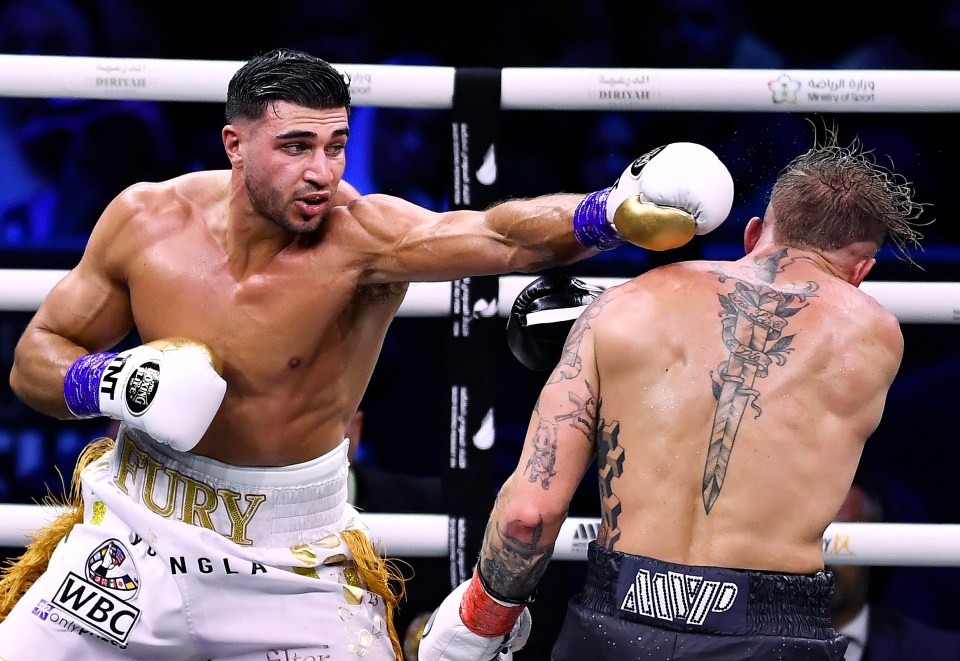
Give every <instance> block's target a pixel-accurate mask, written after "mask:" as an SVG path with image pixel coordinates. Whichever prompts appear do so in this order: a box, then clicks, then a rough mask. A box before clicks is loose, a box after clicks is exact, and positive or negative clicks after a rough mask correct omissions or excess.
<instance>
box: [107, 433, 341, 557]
mask: <svg viewBox="0 0 960 661" xmlns="http://www.w3.org/2000/svg"><path fill="white" fill-rule="evenodd" d="M348 446H349V442H348V441H346V440H345V441H344V442H343V443H341V444H340V445H339V446H338V447H336V448H335V449H333V450H331V451H330V452H328V453H326V454H324V455H322V456H320V457H318V458H316V459H312V460H310V461H307V462H304V463H300V464H294V465H291V466H282V467H276V468H275V467H269V468H264V467H252V466H235V465H231V464H226V463H224V462H222V461H217V460H215V459H210V458H208V457H201V456H199V455H194V454H189V453H184V452H178V451H176V450H174V449H172V448H170V447H168V446H166V445H162V444H160V443H158V442H156V441H154V440H153V439H151V438H150V437H149V436H148V435H147V434H145V433H144V432H142V431H139V430H136V429H133V428H130V427H127V426H125V425H123V426H121V428H120V431H119V432H118V434H117V443H116V447H115V448H114V451H113V452H112V453H111V456H110V468H111V471H112V473H113V476H114V481H115V482H116V484H117V486H119V487H120V488H121V489H123V490H124V491H125V492H126V493H127V495H129V496H130V497H131V498H132V499H134V500H136V501H137V502H139V503H141V504H143V505H144V506H146V507H147V509H149V510H151V511H153V512H154V513H157V514H160V515H161V516H165V517H167V518H182V519H183V520H184V522H185V523H189V524H191V525H198V526H201V527H204V528H212V529H214V530H216V531H217V532H220V533H221V534H223V535H225V536H227V537H235V536H236V530H237V526H238V522H242V523H243V528H242V529H243V532H244V535H243V540H240V539H235V540H234V541H238V543H243V544H251V543H252V544H255V545H256V546H281V545H292V544H299V543H303V542H308V541H311V540H313V539H316V538H317V537H316V535H317V534H320V533H321V532H323V531H324V530H325V529H327V528H328V527H329V526H332V525H334V524H337V523H339V522H341V520H342V519H343V517H344V512H345V507H346V504H347V471H348V467H349V463H348V461H347V449H348Z"/></svg>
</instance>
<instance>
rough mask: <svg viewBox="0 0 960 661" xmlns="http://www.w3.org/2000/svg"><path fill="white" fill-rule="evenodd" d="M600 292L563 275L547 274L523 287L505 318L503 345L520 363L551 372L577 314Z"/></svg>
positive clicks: (598, 289)
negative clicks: (505, 343) (505, 342)
mask: <svg viewBox="0 0 960 661" xmlns="http://www.w3.org/2000/svg"><path fill="white" fill-rule="evenodd" d="M602 292H603V289H602V288H601V287H594V286H592V285H588V284H587V283H585V282H583V281H582V280H578V279H577V278H573V277H570V276H565V275H555V274H548V275H544V276H541V277H540V278H537V279H536V280H534V281H533V282H531V283H530V284H529V285H527V286H526V287H524V288H523V289H522V290H521V291H520V293H519V294H518V295H517V298H516V300H515V301H514V302H513V308H512V309H511V310H510V316H509V317H508V318H507V345H508V346H509V347H510V351H512V352H513V355H514V356H515V357H516V359H517V360H519V361H520V363H521V364H522V365H523V366H524V367H527V368H528V369H532V370H536V371H547V370H552V369H553V368H554V367H556V366H557V362H558V361H559V360H560V354H561V353H562V351H563V344H564V342H565V341H566V339H567V334H568V333H569V332H570V328H571V327H572V326H573V322H574V321H576V320H577V317H579V316H580V313H582V312H583V311H584V309H586V307H587V306H588V305H590V303H592V302H593V301H594V300H596V298H597V297H598V296H599V295H600V294H601V293H602Z"/></svg>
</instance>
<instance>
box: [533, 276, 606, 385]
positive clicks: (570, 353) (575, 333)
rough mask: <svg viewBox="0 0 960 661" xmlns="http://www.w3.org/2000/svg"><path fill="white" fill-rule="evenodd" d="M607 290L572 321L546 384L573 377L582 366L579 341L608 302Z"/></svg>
mask: <svg viewBox="0 0 960 661" xmlns="http://www.w3.org/2000/svg"><path fill="white" fill-rule="evenodd" d="M609 292H610V290H607V291H605V292H603V293H602V294H600V296H599V297H597V298H596V299H595V300H594V301H593V302H592V303H591V304H590V305H588V306H587V309H586V310H584V311H583V313H582V314H581V315H580V316H579V317H578V318H577V320H576V321H575V322H574V323H573V326H572V327H571V328H570V332H569V333H568V334H567V339H566V341H565V342H564V343H563V352H562V353H561V354H560V362H559V363H558V365H557V367H556V369H555V370H553V373H552V374H550V378H549V380H548V381H547V383H548V384H550V383H556V382H558V381H563V380H564V379H574V378H576V377H577V375H578V374H580V370H581V369H582V367H583V366H582V363H581V361H580V343H581V342H583V335H584V333H586V332H587V329H588V328H590V322H591V321H592V320H593V319H595V318H596V317H597V316H598V315H599V314H600V313H601V312H602V311H603V308H604V306H605V305H606V304H607V303H608V302H609V300H610V293H609Z"/></svg>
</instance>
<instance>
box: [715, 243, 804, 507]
mask: <svg viewBox="0 0 960 661" xmlns="http://www.w3.org/2000/svg"><path fill="white" fill-rule="evenodd" d="M794 261H796V258H793V257H790V256H789V255H788V252H787V250H786V249H783V250H779V251H777V252H774V253H771V254H770V255H767V256H766V257H764V258H761V259H758V260H757V263H756V270H755V274H756V278H746V277H742V276H738V275H735V274H732V273H729V272H727V271H726V270H725V269H724V268H723V267H722V266H719V265H718V266H716V267H715V268H714V273H716V274H717V275H718V276H719V279H720V282H721V283H727V282H728V281H732V284H733V289H732V290H731V291H729V292H727V293H725V294H720V295H719V302H720V312H719V314H718V317H719V318H720V329H721V334H722V337H723V343H724V344H725V345H726V347H727V348H728V349H729V350H730V353H729V355H728V356H727V358H726V359H725V360H724V361H723V362H722V363H720V365H719V367H718V368H717V372H716V373H715V374H714V373H713V372H711V374H710V376H711V379H712V386H713V396H714V398H715V399H716V400H717V408H716V410H715V412H714V418H713V427H712V429H711V433H710V442H709V445H708V448H707V460H706V465H705V466H704V471H703V507H704V510H705V511H706V512H707V514H709V513H710V510H711V509H712V508H713V506H714V504H715V503H716V501H717V497H718V496H719V495H720V490H721V489H722V488H723V481H724V479H725V477H726V474H727V467H728V466H729V463H730V455H731V453H732V452H733V444H734V441H735V440H736V436H737V430H738V429H739V427H740V421H741V420H742V418H743V415H744V413H745V412H746V409H747V406H748V405H749V406H750V407H751V409H752V410H753V411H754V412H755V416H754V417H755V418H759V417H760V415H761V414H762V413H763V411H762V409H761V408H760V406H759V403H758V402H759V399H760V389H759V387H758V384H757V379H762V378H764V377H765V376H767V374H768V372H769V369H770V367H771V365H772V364H773V363H776V364H777V365H778V366H783V365H785V364H786V362H787V355H788V354H789V353H790V352H792V351H793V347H791V344H792V343H793V340H794V338H795V337H796V334H794V335H785V334H784V330H785V329H786V327H787V325H788V321H787V320H788V319H790V317H792V316H793V315H795V314H797V313H798V312H800V310H802V309H803V308H805V307H806V306H807V302H806V299H807V298H808V297H812V296H816V295H817V294H816V291H817V289H818V288H819V285H818V284H817V283H816V282H812V281H811V282H807V283H806V284H805V285H803V286H801V287H795V288H792V289H785V288H783V287H776V288H774V287H773V282H774V278H775V276H776V275H777V274H778V273H780V272H782V271H783V270H784V269H785V268H786V267H788V266H789V265H790V264H792V263H793V262H794Z"/></svg>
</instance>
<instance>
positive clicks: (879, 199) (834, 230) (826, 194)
mask: <svg viewBox="0 0 960 661" xmlns="http://www.w3.org/2000/svg"><path fill="white" fill-rule="evenodd" d="M770 206H771V208H772V209H773V213H774V218H775V223H776V224H775V225H774V232H773V234H774V240H775V241H777V242H778V243H781V244H783V245H787V246H795V247H798V248H802V247H812V248H815V249H817V248H818V249H821V250H837V249H840V248H844V247H846V246H849V245H851V244H853V243H856V242H860V241H869V242H873V243H876V244H877V246H880V245H882V244H883V243H884V241H886V240H888V239H889V240H890V241H891V242H892V243H893V244H895V245H896V246H897V248H898V249H899V250H900V252H901V254H902V255H903V256H904V257H905V258H906V259H907V260H908V261H910V262H912V261H913V260H912V258H911V257H910V254H909V248H910V247H911V246H915V247H919V245H920V240H921V239H922V238H923V235H921V234H920V233H919V232H918V231H917V229H916V226H917V223H916V222H915V221H916V220H917V218H918V217H919V216H920V213H921V212H922V210H923V205H921V204H918V203H917V202H914V200H913V187H912V186H911V184H910V183H909V182H908V181H906V179H904V178H903V177H902V176H901V175H899V174H896V173H894V172H893V171H891V170H890V169H888V168H886V167H884V166H882V165H879V164H877V163H876V162H875V160H874V158H873V154H872V152H869V151H864V150H863V146H862V145H861V144H860V142H859V140H854V141H853V143H851V144H850V146H848V147H843V146H840V145H839V144H838V143H837V134H836V131H834V130H828V131H827V134H826V138H825V139H824V140H823V142H822V144H815V145H814V147H813V148H811V149H810V150H808V151H807V152H805V153H803V154H801V155H800V156H798V157H796V158H795V159H793V160H792V161H791V162H790V163H789V164H788V165H787V166H786V167H785V168H784V169H783V171H782V172H781V173H780V176H779V177H778V178H777V181H776V183H775V184H774V186H773V190H772V191H771V193H770Z"/></svg>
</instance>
